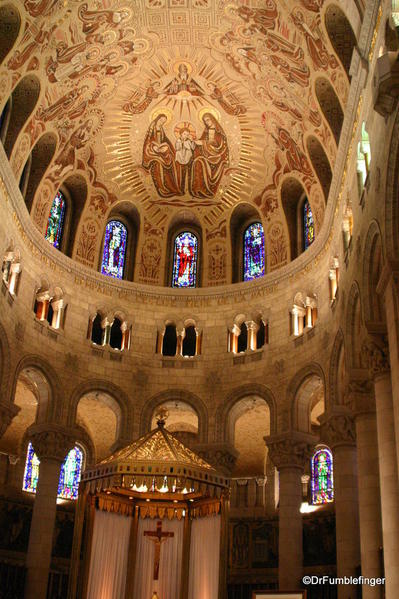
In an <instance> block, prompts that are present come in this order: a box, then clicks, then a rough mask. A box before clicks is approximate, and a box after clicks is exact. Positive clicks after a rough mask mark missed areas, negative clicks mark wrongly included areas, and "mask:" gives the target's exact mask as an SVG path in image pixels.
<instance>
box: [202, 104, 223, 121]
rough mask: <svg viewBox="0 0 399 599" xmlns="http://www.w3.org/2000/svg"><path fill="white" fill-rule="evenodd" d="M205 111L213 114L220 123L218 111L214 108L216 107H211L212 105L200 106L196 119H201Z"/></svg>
mask: <svg viewBox="0 0 399 599" xmlns="http://www.w3.org/2000/svg"><path fill="white" fill-rule="evenodd" d="M207 113H208V114H211V115H212V116H214V117H215V119H216V120H217V122H218V123H220V112H219V111H218V110H216V108H213V106H206V107H205V108H201V110H199V111H198V119H199V120H200V121H202V118H203V116H204V114H207Z"/></svg>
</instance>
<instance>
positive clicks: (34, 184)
mask: <svg viewBox="0 0 399 599" xmlns="http://www.w3.org/2000/svg"><path fill="white" fill-rule="evenodd" d="M56 146H57V136H56V135H55V133H51V132H49V133H44V134H43V135H42V136H41V137H39V139H38V141H37V142H36V143H35V145H34V146H33V148H32V150H31V152H30V154H29V157H28V158H27V160H26V163H25V166H24V168H23V170H22V174H21V178H20V182H19V188H20V190H21V193H22V195H23V197H24V198H25V204H26V207H27V209H28V212H30V211H31V208H32V204H33V198H34V196H35V193H36V191H37V189H38V187H39V185H40V183H41V181H42V179H43V176H44V174H45V172H46V170H47V168H48V167H49V165H50V162H51V160H52V158H53V156H54V154H55V150H56Z"/></svg>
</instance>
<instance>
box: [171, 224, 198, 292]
mask: <svg viewBox="0 0 399 599" xmlns="http://www.w3.org/2000/svg"><path fill="white" fill-rule="evenodd" d="M197 262H198V239H197V237H196V236H195V235H194V233H191V232H190V231H184V233H180V234H179V235H177V236H176V237H175V242H174V251H173V274H172V287H195V286H196V284H197Z"/></svg>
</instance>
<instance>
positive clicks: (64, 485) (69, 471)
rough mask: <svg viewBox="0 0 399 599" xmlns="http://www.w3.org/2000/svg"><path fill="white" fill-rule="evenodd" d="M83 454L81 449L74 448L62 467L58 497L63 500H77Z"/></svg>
mask: <svg viewBox="0 0 399 599" xmlns="http://www.w3.org/2000/svg"><path fill="white" fill-rule="evenodd" d="M82 462H83V454H82V451H81V450H80V449H79V447H74V448H73V449H71V451H70V452H69V453H68V455H67V457H66V458H65V460H64V461H63V462H62V465H61V472H60V478H59V481H58V497H60V498H62V499H77V498H78V489H79V483H80V476H81V474H82Z"/></svg>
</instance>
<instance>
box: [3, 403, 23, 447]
mask: <svg viewBox="0 0 399 599" xmlns="http://www.w3.org/2000/svg"><path fill="white" fill-rule="evenodd" d="M20 409H21V408H20V407H19V406H17V405H16V404H13V403H7V402H5V401H0V438H1V437H2V436H3V435H4V433H5V432H6V430H7V429H8V427H9V426H10V424H11V422H12V419H13V418H14V416H16V415H17V414H18V412H19V410H20Z"/></svg>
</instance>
